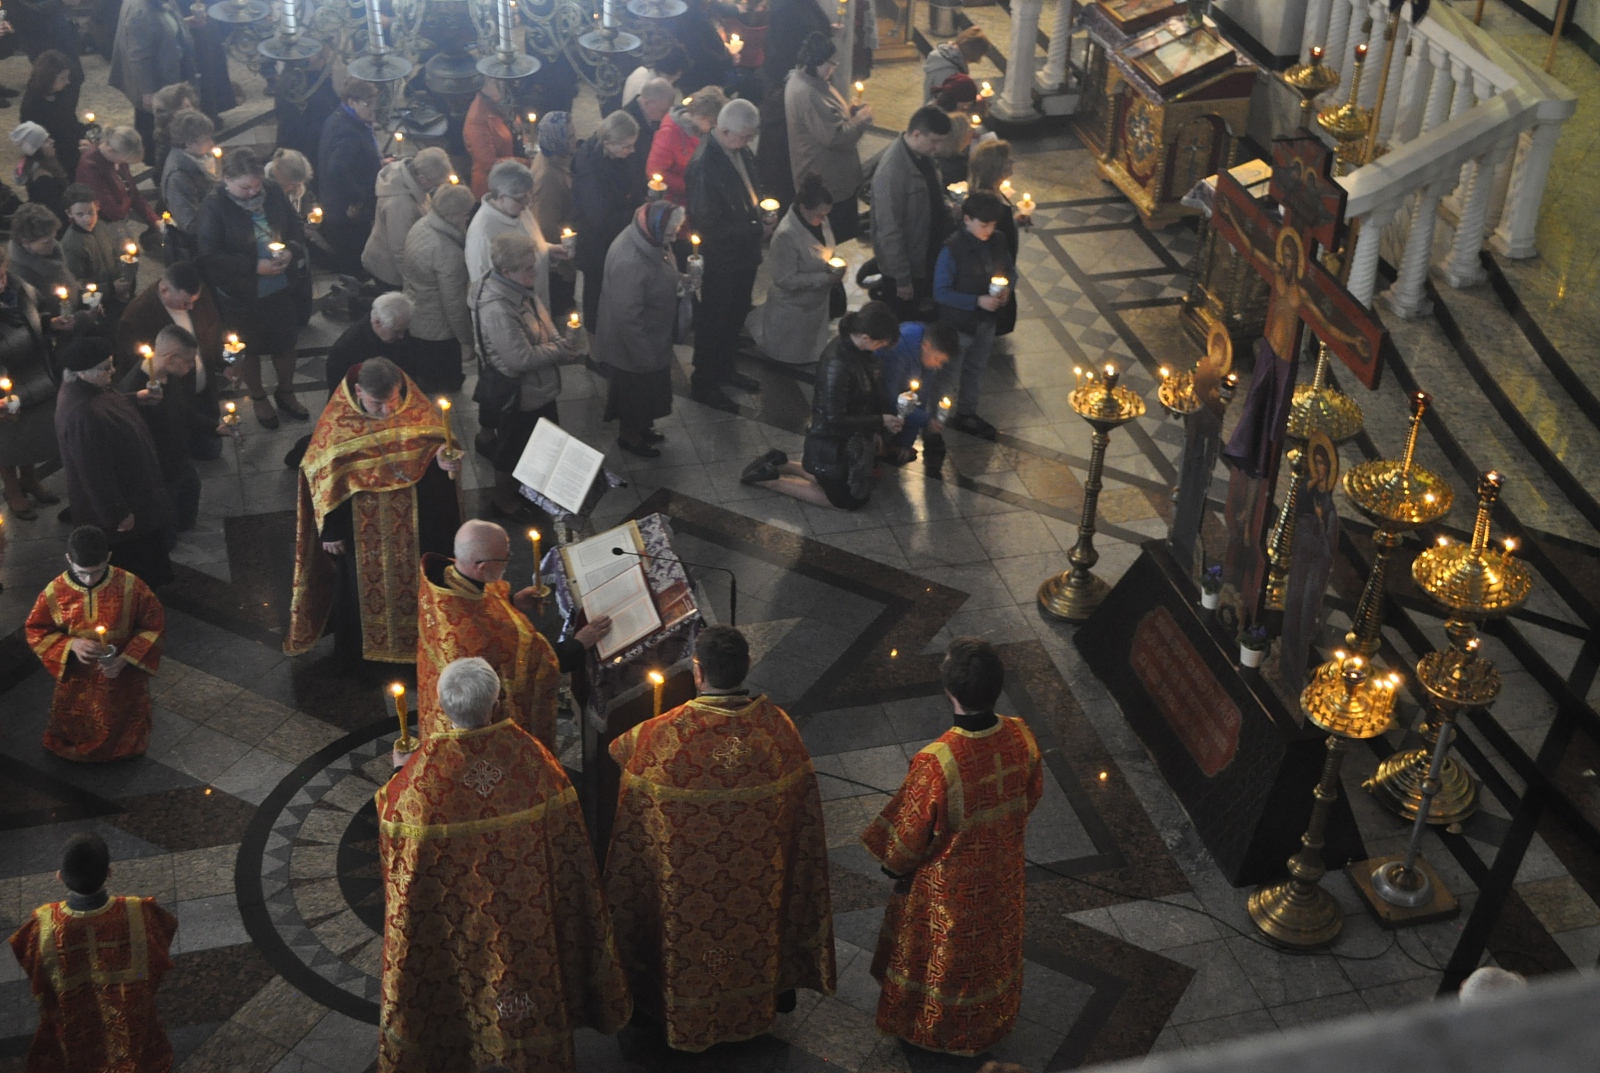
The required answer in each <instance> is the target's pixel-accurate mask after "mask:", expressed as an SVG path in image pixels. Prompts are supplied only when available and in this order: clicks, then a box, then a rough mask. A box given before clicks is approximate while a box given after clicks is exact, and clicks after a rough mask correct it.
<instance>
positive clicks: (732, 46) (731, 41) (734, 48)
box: [728, 34, 744, 56]
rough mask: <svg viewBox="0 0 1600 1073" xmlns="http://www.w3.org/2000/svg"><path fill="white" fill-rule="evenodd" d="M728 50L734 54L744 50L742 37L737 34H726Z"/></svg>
mask: <svg viewBox="0 0 1600 1073" xmlns="http://www.w3.org/2000/svg"><path fill="white" fill-rule="evenodd" d="M728 51H729V52H731V53H733V54H734V55H735V56H737V55H739V53H741V52H743V51H744V39H743V38H742V37H740V36H739V35H738V34H729V35H728Z"/></svg>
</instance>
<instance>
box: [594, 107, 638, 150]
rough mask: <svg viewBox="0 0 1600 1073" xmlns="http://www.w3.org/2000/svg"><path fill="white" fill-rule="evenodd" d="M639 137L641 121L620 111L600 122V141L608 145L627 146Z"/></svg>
mask: <svg viewBox="0 0 1600 1073" xmlns="http://www.w3.org/2000/svg"><path fill="white" fill-rule="evenodd" d="M638 136H639V121H638V120H637V119H634V118H633V116H631V115H629V114H628V113H627V112H624V111H622V110H621V109H618V110H617V111H615V112H612V113H611V114H610V115H608V116H606V117H605V118H604V119H602V120H601V121H600V140H601V141H602V142H604V143H605V144H606V145H625V144H627V143H628V142H631V141H633V140H634V139H635V138H637V137H638Z"/></svg>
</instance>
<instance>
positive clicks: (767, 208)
mask: <svg viewBox="0 0 1600 1073" xmlns="http://www.w3.org/2000/svg"><path fill="white" fill-rule="evenodd" d="M761 211H762V212H777V211H778V199H777V198H775V197H764V198H762V199H761Z"/></svg>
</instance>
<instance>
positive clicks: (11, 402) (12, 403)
mask: <svg viewBox="0 0 1600 1073" xmlns="http://www.w3.org/2000/svg"><path fill="white" fill-rule="evenodd" d="M0 400H3V402H4V405H5V408H6V412H7V413H13V414H14V413H16V412H17V411H18V410H21V409H22V400H21V399H19V398H18V397H17V396H15V395H13V394H12V393H11V377H9V376H0Z"/></svg>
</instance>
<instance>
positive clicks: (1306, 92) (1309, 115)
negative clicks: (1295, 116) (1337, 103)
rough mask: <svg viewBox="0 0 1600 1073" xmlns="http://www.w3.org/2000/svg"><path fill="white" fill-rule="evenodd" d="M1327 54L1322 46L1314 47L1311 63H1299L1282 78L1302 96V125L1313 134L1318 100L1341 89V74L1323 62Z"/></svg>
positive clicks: (1312, 47) (1312, 48)
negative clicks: (1325, 94)
mask: <svg viewBox="0 0 1600 1073" xmlns="http://www.w3.org/2000/svg"><path fill="white" fill-rule="evenodd" d="M1325 54H1326V53H1325V50H1324V49H1323V47H1322V46H1321V45H1313V46H1311V59H1310V61H1308V62H1306V63H1297V64H1295V65H1294V66H1293V67H1291V68H1289V69H1288V70H1287V71H1285V72H1283V74H1282V75H1281V76H1280V77H1282V79H1283V81H1284V82H1285V83H1286V84H1287V85H1288V87H1289V88H1290V89H1292V90H1294V91H1295V92H1296V93H1298V94H1300V125H1301V126H1302V127H1304V128H1305V129H1306V130H1308V131H1312V132H1315V131H1316V126H1315V124H1316V121H1317V105H1316V100H1317V98H1318V97H1320V96H1322V95H1323V94H1324V93H1328V92H1330V91H1332V90H1335V89H1338V88H1339V72H1338V71H1335V70H1334V69H1333V68H1332V67H1329V66H1328V65H1327V64H1325V63H1323V62H1322V59H1323V56H1324V55H1325Z"/></svg>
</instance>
